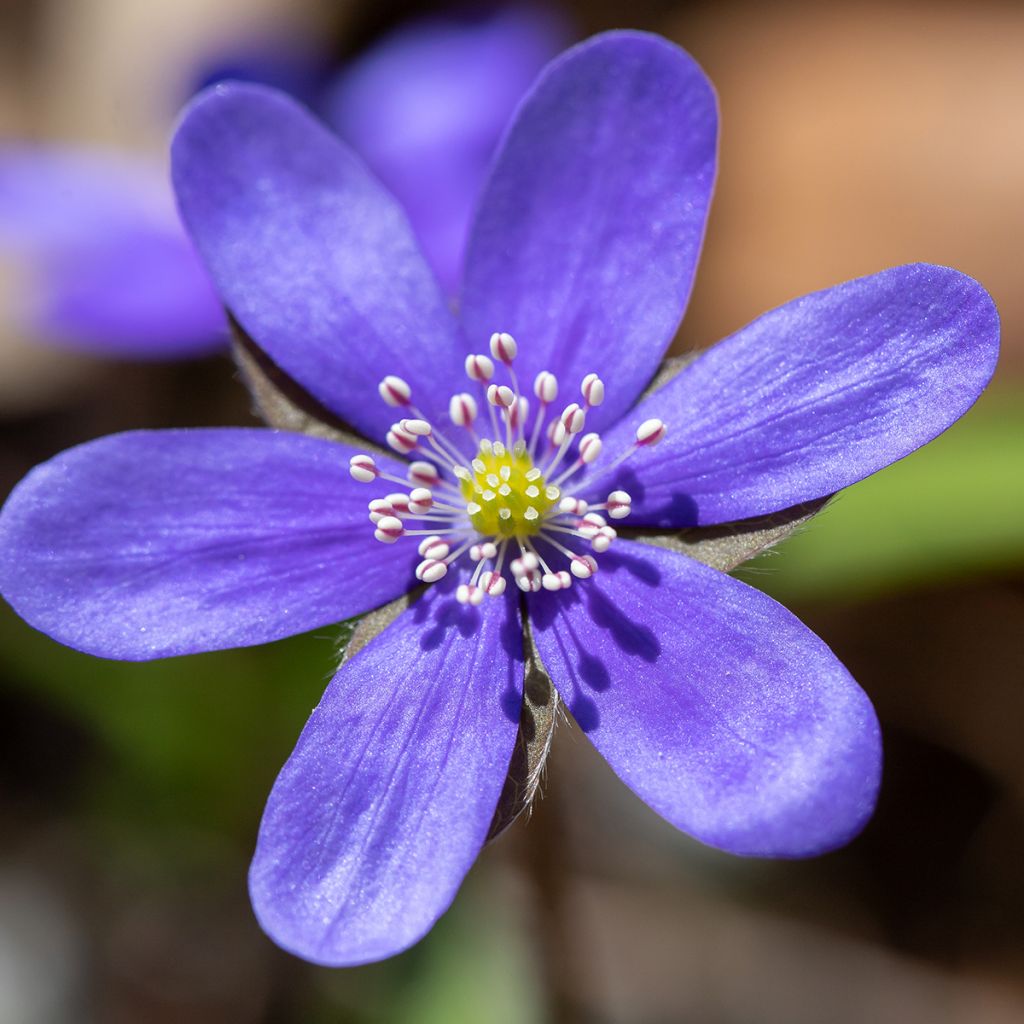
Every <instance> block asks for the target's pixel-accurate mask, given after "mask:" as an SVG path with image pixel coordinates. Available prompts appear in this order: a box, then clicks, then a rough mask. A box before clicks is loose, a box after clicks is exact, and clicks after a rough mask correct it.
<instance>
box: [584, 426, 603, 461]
mask: <svg viewBox="0 0 1024 1024" xmlns="http://www.w3.org/2000/svg"><path fill="white" fill-rule="evenodd" d="M600 454H601V437H600V435H599V434H584V435H583V437H581V438H580V455H579V459H580V462H582V463H583V465H585V466H589V465H590V464H591V463H592V462H593V461H594V460H595V459H596V458H597V457H598V456H599V455H600Z"/></svg>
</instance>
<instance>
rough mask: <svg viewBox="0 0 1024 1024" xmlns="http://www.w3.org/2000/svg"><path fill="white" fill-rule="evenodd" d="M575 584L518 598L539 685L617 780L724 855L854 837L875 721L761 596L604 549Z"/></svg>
mask: <svg viewBox="0 0 1024 1024" xmlns="http://www.w3.org/2000/svg"><path fill="white" fill-rule="evenodd" d="M620 545H621V546H620V547H617V548H616V550H615V553H614V554H613V553H609V554H607V555H605V556H603V557H602V560H601V571H600V573H598V575H597V576H595V577H594V578H593V579H592V580H590V581H589V582H588V583H587V585H586V586H584V587H579V588H576V589H574V590H573V591H572V592H571V594H572V596H573V597H574V598H575V599H574V600H566V598H567V596H568V595H566V594H564V593H563V594H558V595H554V596H551V595H546V594H544V595H539V598H538V599H537V600H534V601H531V605H530V614H531V623H532V625H533V635H534V639H535V641H536V644H537V648H538V650H539V652H540V655H541V658H542V659H543V661H544V664H545V666H546V668H547V670H548V671H549V672H550V674H551V678H552V680H553V681H554V683H555V685H556V686H557V687H558V690H559V692H560V693H561V694H562V696H563V699H564V700H565V701H566V703H567V704H568V706H569V708H570V710H571V711H572V712H573V714H574V716H575V717H576V720H577V722H578V723H579V725H580V727H581V728H582V729H583V730H584V732H586V733H587V735H588V736H589V738H590V739H591V740H592V742H593V743H594V745H595V746H596V747H597V749H598V750H599V751H600V752H601V754H602V755H603V756H604V757H605V758H606V759H607V761H608V763H609V764H610V765H611V766H612V767H613V768H614V769H615V771H616V772H617V773H618V774H619V776H620V777H621V778H622V779H623V781H624V782H625V783H626V784H627V785H628V786H629V787H630V788H631V789H633V790H634V792H636V793H637V795H639V796H640V797H641V798H642V799H643V800H645V801H646V802H647V803H648V804H650V805H651V807H653V808H654V810H656V811H657V812H658V813H659V814H661V815H663V816H664V817H665V818H667V819H668V820H669V821H670V822H671V823H672V824H673V825H675V826H677V827H678V828H681V829H683V830H684V831H685V832H689V833H690V834H691V835H693V836H695V837H696V838H698V839H700V840H701V841H702V842H705V843H708V844H710V845H711V846H717V847H720V848H721V849H724V850H728V851H730V852H732V853H739V854H749V855H757V856H774V857H796V856H807V855H811V854H816V853H821V852H823V851H825V850H829V849H832V848H833V847H836V846H840V845H842V844H843V843H844V842H846V841H848V840H849V839H850V838H851V837H852V836H853V835H855V834H856V833H857V832H858V831H859V830H860V828H861V827H862V826H863V825H864V823H865V821H866V820H867V818H868V816H869V815H870V813H871V810H872V808H873V806H874V801H875V795H876V792H877V789H878V781H879V771H880V745H879V732H878V723H877V720H876V718H875V714H874V711H873V710H872V707H871V704H870V702H869V701H868V698H867V697H866V696H865V694H864V693H863V692H862V691H861V690H860V688H859V687H858V686H857V684H856V683H855V682H854V681H853V679H852V678H851V677H850V675H849V673H848V672H847V671H846V669H845V668H843V666H842V665H841V664H840V663H839V661H838V660H837V659H836V657H835V655H834V654H833V653H832V652H831V651H830V650H829V649H828V647H826V646H825V644H824V643H823V642H822V641H821V640H819V639H818V637H816V636H815V635H814V634H813V633H811V632H810V630H808V629H807V628H806V627H805V626H803V625H802V624H801V623H800V622H799V620H798V619H796V618H795V616H793V615H792V614H790V613H789V612H788V611H786V610H785V609H784V608H782V607H781V606H780V605H778V604H776V603H775V602H774V601H772V600H771V599H770V598H768V597H766V596H765V595H764V594H762V593H760V592H759V591H757V590H754V589H752V588H751V587H748V586H746V585H745V584H743V583H741V582H739V581H738V580H736V579H733V578H732V577H730V576H726V575H724V574H722V573H720V572H717V571H716V570H714V569H710V568H708V567H707V566H704V565H701V564H700V563H698V562H695V561H693V560H691V559H688V558H686V557H684V556H682V555H678V554H675V553H674V552H671V551H665V550H662V549H660V548H651V547H646V546H644V545H639V544H633V543H629V542H620Z"/></svg>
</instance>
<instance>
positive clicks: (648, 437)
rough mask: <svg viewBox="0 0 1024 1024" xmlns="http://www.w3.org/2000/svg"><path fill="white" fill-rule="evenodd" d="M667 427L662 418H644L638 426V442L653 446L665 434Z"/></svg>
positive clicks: (642, 444)
mask: <svg viewBox="0 0 1024 1024" xmlns="http://www.w3.org/2000/svg"><path fill="white" fill-rule="evenodd" d="M667 429H668V428H667V427H666V426H665V424H664V423H662V421H661V420H644V421H643V423H641V424H640V426H639V427H637V428H636V443H637V444H638V445H641V446H646V447H649V448H653V447H654V446H655V445H656V444H657V443H658V442H659V441H660V440H661V439H662V438H663V437H664V436H665V431H666V430H667Z"/></svg>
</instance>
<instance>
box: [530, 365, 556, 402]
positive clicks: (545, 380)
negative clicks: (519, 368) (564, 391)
mask: <svg viewBox="0 0 1024 1024" xmlns="http://www.w3.org/2000/svg"><path fill="white" fill-rule="evenodd" d="M533 393H534V394H535V395H536V396H537V397H538V398H539V399H540V401H541V402H542V403H543V404H544V405H550V404H551V403H552V402H553V401H554V400H555V399H556V398H557V397H558V378H557V377H556V376H555V375H554V374H553V373H548V371H547V370H541V371H540V373H538V374H537V376H536V378H535V379H534V381H533Z"/></svg>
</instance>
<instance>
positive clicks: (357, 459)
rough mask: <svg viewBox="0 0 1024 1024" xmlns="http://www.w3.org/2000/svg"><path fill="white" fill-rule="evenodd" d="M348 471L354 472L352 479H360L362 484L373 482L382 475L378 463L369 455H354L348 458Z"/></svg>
mask: <svg viewBox="0 0 1024 1024" xmlns="http://www.w3.org/2000/svg"><path fill="white" fill-rule="evenodd" d="M348 471H349V473H351V474H352V479H353V480H358V481H359V482H360V483H361V484H368V483H371V482H372V481H373V480H376V479H377V477H378V476H380V470H379V469H377V463H376V462H374V461H373V459H372V458H371V457H370V456H369V455H353V456H352V458H351V459H349V460H348Z"/></svg>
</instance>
